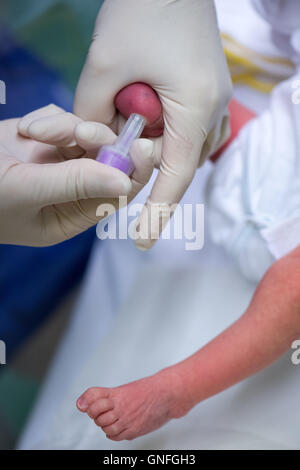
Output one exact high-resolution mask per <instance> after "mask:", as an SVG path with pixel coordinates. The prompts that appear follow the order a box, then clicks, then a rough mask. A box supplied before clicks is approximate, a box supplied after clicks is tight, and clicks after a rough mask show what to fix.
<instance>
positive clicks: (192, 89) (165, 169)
mask: <svg viewBox="0 0 300 470" xmlns="http://www.w3.org/2000/svg"><path fill="white" fill-rule="evenodd" d="M134 82H144V83H147V84H148V85H150V86H152V87H153V88H154V89H155V91H156V92H157V93H158V95H159V97H160V100H161V102H162V105H163V113H164V122H165V130H164V135H163V138H158V139H155V160H156V165H157V166H158V167H159V169H160V171H159V174H158V177H157V179H156V182H155V184H154V186H153V188H152V192H151V195H150V198H149V200H148V203H147V206H145V208H144V211H143V212H142V215H141V219H140V222H141V223H140V225H141V228H140V230H141V234H142V235H141V238H140V239H139V240H138V241H137V245H138V247H139V248H141V249H148V248H150V247H151V246H152V245H153V243H154V241H155V239H157V238H158V236H159V233H160V231H161V228H162V227H163V226H165V224H166V223H167V222H168V220H169V215H168V213H169V211H168V210H167V211H166V215H165V216H164V217H163V221H162V224H161V227H160V228H159V229H158V233H152V234H149V230H148V223H147V222H148V220H147V218H148V211H147V207H148V209H149V208H150V209H151V207H153V206H152V203H155V206H156V207H157V204H159V205H162V208H163V207H166V204H167V205H169V206H170V205H172V204H174V203H178V202H179V201H180V200H181V198H182V196H183V194H184V192H185V191H186V189H187V188H188V186H189V184H190V183H191V181H192V179H193V177H194V174H195V171H196V168H197V167H198V166H199V165H201V164H202V163H203V161H204V160H205V159H206V158H207V157H208V155H210V154H211V153H212V152H213V151H215V150H216V149H217V148H218V147H220V146H221V145H222V144H223V142H224V141H225V140H226V138H227V137H228V135H229V124H228V118H227V104H228V101H229V99H230V97H231V91H232V85H231V80H230V76H229V72H228V68H227V64H226V60H225V57H224V53H223V49H222V45H221V41H220V37H219V31H218V27H217V21H216V13H215V7H214V2H213V0H106V1H105V2H104V4H103V6H102V8H101V10H100V12H99V15H98V18H97V21H96V26H95V31H94V36H93V41H92V44H91V47H90V50H89V54H88V57H87V60H86V64H85V66H84V69H83V71H82V74H81V77H80V81H79V84H78V88H77V92H76V99H75V113H76V114H77V115H79V116H80V117H82V118H84V119H92V120H95V121H101V122H103V123H105V124H107V125H110V126H111V127H112V128H113V129H116V118H117V115H116V109H115V107H114V99H115V96H116V94H117V93H118V92H119V91H120V90H121V89H122V88H123V87H125V86H127V85H129V84H131V83H134ZM154 232H156V231H155V230H154ZM149 237H150V238H152V239H149ZM147 238H148V240H147Z"/></svg>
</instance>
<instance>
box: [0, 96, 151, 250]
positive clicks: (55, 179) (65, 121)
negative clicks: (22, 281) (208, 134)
mask: <svg viewBox="0 0 300 470" xmlns="http://www.w3.org/2000/svg"><path fill="white" fill-rule="evenodd" d="M18 131H19V134H18ZM115 138H116V135H115V134H114V133H113V132H112V130H111V129H109V128H108V127H106V126H104V125H103V124H99V123H91V122H89V123H88V122H82V121H81V119H80V118H78V117H76V116H74V115H73V114H70V113H67V112H65V111H64V110H62V109H61V108H58V107H57V106H54V105H50V106H47V107H45V108H41V109H39V110H37V111H34V112H33V113H30V114H28V115H27V116H25V117H24V118H22V119H20V120H19V119H11V120H7V121H2V122H0V180H1V184H0V217H1V224H0V243H9V244H19V245H34V246H44V245H52V244H55V243H58V242H61V241H63V240H66V239H68V238H71V237H73V236H75V235H77V234H78V233H80V232H83V231H84V230H86V229H88V228H89V227H91V226H92V225H94V224H96V223H97V222H98V221H99V220H100V218H99V217H97V216H96V210H97V207H98V206H99V205H100V204H101V203H103V202H104V203H112V204H114V205H115V207H116V208H117V207H118V199H116V200H115V199H112V200H110V199H107V198H115V197H116V198H117V197H118V196H120V195H128V198H129V200H130V199H132V198H133V197H134V196H135V195H136V193H137V192H138V191H139V190H140V189H141V187H142V186H143V185H144V184H145V183H147V181H148V179H149V178H150V176H151V174H152V172H153V166H154V164H153V144H152V143H151V142H150V141H148V140H146V139H139V140H137V141H136V142H135V143H134V145H133V146H132V151H131V156H132V158H133V160H134V164H135V168H136V169H135V172H134V173H133V175H132V178H131V180H130V179H129V178H128V177H127V176H126V175H125V174H123V173H121V172H120V171H119V170H116V169H114V168H110V167H109V166H106V165H102V164H101V163H98V162H96V161H94V160H93V158H95V156H96V154H97V152H98V150H99V147H100V146H101V145H104V144H112V143H113V142H114V140H115ZM33 139H34V140H33ZM82 157H85V158H82ZM103 198H105V199H103Z"/></svg>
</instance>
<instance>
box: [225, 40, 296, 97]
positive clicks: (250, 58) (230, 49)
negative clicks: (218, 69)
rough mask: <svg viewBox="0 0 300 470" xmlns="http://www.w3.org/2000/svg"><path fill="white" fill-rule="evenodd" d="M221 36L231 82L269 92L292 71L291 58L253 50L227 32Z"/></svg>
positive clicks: (293, 66)
mask: <svg viewBox="0 0 300 470" xmlns="http://www.w3.org/2000/svg"><path fill="white" fill-rule="evenodd" d="M221 36H222V41H223V46H224V51H225V55H226V58H227V62H228V66H229V69H230V73H231V78H232V81H233V83H240V84H245V85H247V86H249V87H251V88H254V89H255V90H257V91H260V92H261V93H270V92H271V91H272V90H273V88H274V87H275V86H276V85H277V84H278V83H279V82H281V81H282V80H285V79H287V78H289V77H290V76H291V75H292V74H293V73H294V70H295V65H294V64H293V62H292V61H291V60H289V59H287V58H285V57H271V56H266V55H263V54H260V53H258V52H255V51H253V50H252V49H249V48H248V47H247V46H244V45H243V44H241V43H239V42H238V41H236V40H235V39H234V38H232V37H231V36H230V35H229V34H225V33H222V34H221Z"/></svg>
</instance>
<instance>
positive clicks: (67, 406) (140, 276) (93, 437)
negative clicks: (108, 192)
mask: <svg viewBox="0 0 300 470" xmlns="http://www.w3.org/2000/svg"><path fill="white" fill-rule="evenodd" d="M227 1H228V2H229V0H226V2H225V1H224V0H223V4H224V3H227ZM249 2H250V0H249ZM249 2H248V3H249ZM234 3H235V5H236V15H240V18H241V19H242V18H243V17H244V10H243V4H244V3H245V2H244V0H243V1H241V2H240V1H239V2H236V0H234ZM239 5H240V6H241V8H240V9H239ZM229 19H230V18H229ZM253 31H255V29H254V30H253ZM258 96H259V98H258V99H257V103H256V104H257V108H256V109H259V106H262V104H261V101H262V97H261V95H258ZM240 97H241V98H242V99H243V100H244V103H245V104H246V105H247V104H253V100H252V97H251V98H250V100H249V101H248V103H247V100H248V95H246V96H245V95H243V94H241V95H240ZM264 104H266V103H264ZM222 158H223V157H222ZM211 171H212V168H211V166H210V164H208V163H207V164H206V165H205V166H204V167H203V168H202V169H201V170H199V171H198V173H197V175H196V179H195V180H194V182H193V184H192V186H191V187H190V188H189V190H188V191H187V193H186V195H185V197H184V202H188V203H191V202H193V203H195V202H197V203H201V202H203V201H204V202H206V201H205V190H204V188H205V186H206V184H207V179H208V178H209V176H210V174H211ZM150 184H151V183H150ZM146 194H147V188H146V189H145V191H144V192H143V193H142V194H141V195H140V196H139V201H143V200H144V198H145V195H146ZM207 215H208V214H207V210H206V216H207ZM206 221H207V217H206ZM206 226H207V223H206ZM206 228H207V227H206ZM183 243H184V242H182V241H178V240H176V241H175V240H172V241H167V240H160V241H159V242H158V244H157V245H156V246H155V247H154V249H153V250H152V251H151V252H149V253H139V252H138V251H136V250H135V249H134V247H133V243H132V242H130V241H128V242H127V241H108V242H105V243H99V242H97V243H96V245H95V247H94V251H93V256H92V260H91V262H90V265H89V269H88V273H87V276H86V280H85V283H84V286H83V290H82V294H81V298H80V301H79V303H78V305H77V308H76V311H75V315H74V318H73V320H72V323H71V327H70V329H69V331H68V334H67V335H66V337H65V339H64V341H63V343H62V346H61V348H60V350H59V352H58V354H57V356H56V358H55V361H54V364H53V367H52V369H51V372H50V374H49V377H48V379H47V381H46V383H45V386H44V389H43V391H42V394H41V397H40V399H39V401H38V403H37V406H36V408H35V411H34V413H33V415H32V417H31V419H30V421H29V423H28V426H27V429H26V431H25V432H24V434H23V437H22V439H21V442H20V448H23V449H31V448H75V449H120V450H123V449H132V450H136V449H297V448H299V447H300V443H299V419H298V415H297V413H296V410H298V396H299V393H298V391H299V387H300V376H299V371H298V370H297V368H296V367H295V366H293V365H292V363H291V360H290V353H287V354H286V355H285V356H284V357H282V358H281V360H280V361H278V362H277V363H276V364H274V365H273V366H271V367H269V368H268V369H266V370H264V371H263V372H261V373H260V374H258V375H256V376H254V377H252V378H250V379H248V380H246V381H244V382H242V383H239V384H237V385H236V386H235V387H232V388H231V389H229V390H227V391H225V392H223V393H222V394H219V395H217V396H216V397H212V398H211V399H209V400H207V401H205V402H204V403H201V404H200V405H198V406H197V407H196V408H195V409H194V410H192V412H191V413H189V414H188V415H187V416H186V417H185V418H183V419H180V420H177V421H173V422H171V423H169V424H168V425H167V426H165V427H164V428H162V429H160V430H158V431H156V432H155V433H152V434H150V435H148V436H145V437H143V438H140V439H138V440H135V441H132V442H121V443H113V442H110V441H107V440H106V438H105V436H104V434H103V433H102V432H101V431H100V430H99V429H98V428H96V427H95V425H94V423H93V421H92V420H90V419H89V418H88V417H86V416H84V415H82V414H80V413H79V412H77V410H76V408H75V399H76V398H77V397H78V395H79V394H80V393H81V392H82V391H83V390H84V389H85V388H87V387H90V386H94V385H104V386H105V385H111V386H113V385H119V384H122V383H125V382H127V381H130V380H133V379H136V378H139V377H143V376H145V375H148V374H151V373H153V372H155V371H157V370H159V369H161V368H162V367H165V366H166V365H170V364H172V363H174V362H176V361H178V360H180V359H182V358H184V357H186V356H187V355H189V354H190V353H192V352H194V351H195V350H196V349H198V348H199V347H201V346H203V345H204V344H205V343H207V342H208V341H209V340H210V339H212V338H213V337H215V336H216V335H217V334H219V333H220V332H221V331H222V330H223V329H224V328H226V326H228V325H230V324H231V323H232V322H233V321H234V320H236V319H237V318H238V317H239V316H240V315H241V314H242V313H243V312H244V310H245V308H246V307H247V305H248V303H249V301H250V299H251V297H252V295H253V291H254V289H255V285H253V284H252V283H250V282H249V281H247V280H245V279H244V278H243V277H242V276H241V275H240V273H239V271H238V270H237V268H236V266H235V265H234V263H233V261H232V260H231V258H230V257H229V256H228V255H227V254H226V253H225V252H224V250H223V249H221V248H219V247H218V246H216V245H214V244H213V243H212V242H211V239H210V235H209V233H206V238H205V246H204V249H203V250H202V251H199V252H186V251H184V247H183Z"/></svg>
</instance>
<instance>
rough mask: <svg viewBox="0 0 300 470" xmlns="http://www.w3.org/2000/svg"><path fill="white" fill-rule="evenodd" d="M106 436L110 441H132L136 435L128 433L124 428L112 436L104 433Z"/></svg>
mask: <svg viewBox="0 0 300 470" xmlns="http://www.w3.org/2000/svg"><path fill="white" fill-rule="evenodd" d="M106 437H107V438H108V439H110V440H111V441H115V442H119V441H125V440H126V441H132V440H133V439H134V438H135V437H137V436H136V435H134V434H132V433H130V432H129V431H128V429H125V430H124V431H122V432H120V433H119V434H117V435H114V436H108V435H106Z"/></svg>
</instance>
